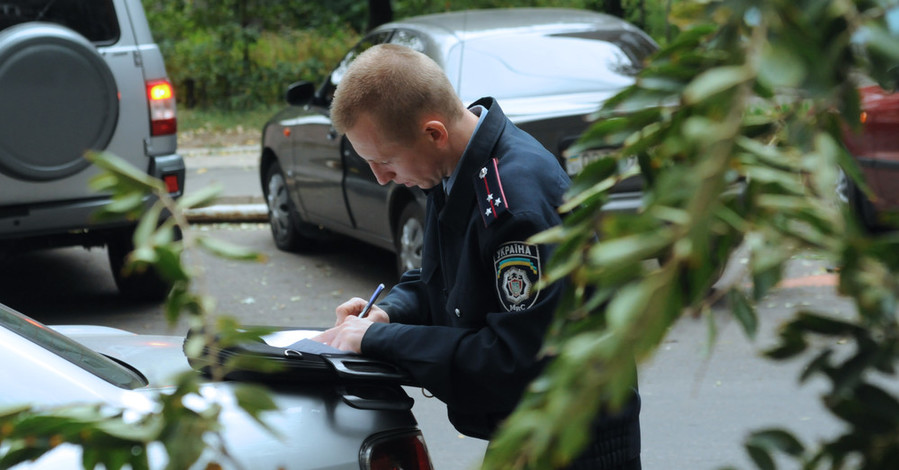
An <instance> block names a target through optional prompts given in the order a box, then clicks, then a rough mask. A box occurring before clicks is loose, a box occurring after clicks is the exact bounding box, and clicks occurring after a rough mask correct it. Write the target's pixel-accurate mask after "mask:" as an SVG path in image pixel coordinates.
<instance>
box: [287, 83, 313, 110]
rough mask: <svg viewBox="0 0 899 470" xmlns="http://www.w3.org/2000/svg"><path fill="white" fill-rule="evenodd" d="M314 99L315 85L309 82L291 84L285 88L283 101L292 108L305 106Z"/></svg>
mask: <svg viewBox="0 0 899 470" xmlns="http://www.w3.org/2000/svg"><path fill="white" fill-rule="evenodd" d="M314 97H315V85H313V84H312V83H310V82H296V83H291V84H290V85H289V86H288V87H287V94H286V95H285V99H286V100H287V103H288V104H290V105H292V106H305V105H307V104H310V103H312V99H313V98H314Z"/></svg>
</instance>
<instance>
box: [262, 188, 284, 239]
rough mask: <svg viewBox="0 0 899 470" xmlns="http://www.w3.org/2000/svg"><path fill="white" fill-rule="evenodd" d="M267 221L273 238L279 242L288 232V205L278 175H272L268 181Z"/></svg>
mask: <svg viewBox="0 0 899 470" xmlns="http://www.w3.org/2000/svg"><path fill="white" fill-rule="evenodd" d="M266 201H267V202H268V221H269V223H270V224H271V226H272V233H273V234H274V235H275V238H277V239H279V240H281V239H283V238H284V237H285V236H287V234H288V233H289V231H290V205H289V199H288V196H287V186H286V185H285V184H284V177H282V176H281V174H280V173H274V174H273V175H272V176H271V178H269V180H268V195H267V197H266Z"/></svg>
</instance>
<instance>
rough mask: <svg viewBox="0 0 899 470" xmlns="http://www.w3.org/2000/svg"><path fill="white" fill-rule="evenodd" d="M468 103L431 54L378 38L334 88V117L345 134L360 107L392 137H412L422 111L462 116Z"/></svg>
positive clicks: (399, 139)
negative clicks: (462, 98)
mask: <svg viewBox="0 0 899 470" xmlns="http://www.w3.org/2000/svg"><path fill="white" fill-rule="evenodd" d="M464 109H465V108H464V106H463V105H462V102H461V101H460V99H459V97H458V96H457V95H456V91H455V90H454V89H453V86H452V85H451V84H450V82H449V79H447V78H446V74H445V73H444V72H443V69H441V68H440V66H439V65H437V63H436V62H434V61H433V60H432V59H431V58H430V57H428V56H426V55H425V54H422V53H420V52H418V51H415V50H413V49H410V48H408V47H405V46H399V45H396V44H379V45H376V46H372V47H370V48H368V49H367V50H365V51H364V52H363V53H362V54H359V56H358V57H356V59H355V60H354V61H353V62H352V63H351V64H350V66H349V68H348V69H347V71H346V74H344V76H343V78H341V80H340V83H338V85H337V89H336V90H335V92H334V100H333V101H332V102H331V121H332V123H333V125H334V128H335V129H336V130H337V132H339V133H341V134H345V133H346V131H347V130H348V129H351V128H352V127H353V126H354V125H355V124H356V120H357V119H358V117H359V115H360V114H362V113H370V115H371V117H372V119H374V121H375V123H376V125H377V126H378V128H379V130H380V131H381V132H383V133H384V134H385V137H387V138H389V139H391V140H393V141H394V142H408V141H409V140H410V139H412V138H413V137H414V136H415V135H416V132H417V127H418V126H419V124H420V122H419V121H420V120H421V118H422V117H423V116H425V115H428V114H437V115H439V116H441V117H443V118H444V119H447V120H448V121H449V122H453V121H455V120H457V119H460V118H461V116H462V113H463V111H464Z"/></svg>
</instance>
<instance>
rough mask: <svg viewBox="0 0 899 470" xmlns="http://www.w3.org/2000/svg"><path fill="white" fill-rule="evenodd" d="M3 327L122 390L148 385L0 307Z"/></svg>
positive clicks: (29, 320) (59, 335) (114, 365)
mask: <svg viewBox="0 0 899 470" xmlns="http://www.w3.org/2000/svg"><path fill="white" fill-rule="evenodd" d="M0 328H6V329H7V330H9V331H12V332H13V333H16V334H18V335H19V336H22V337H24V338H25V339H28V340H29V341H31V342H32V343H35V344H37V345H38V346H41V347H43V348H44V349H46V350H48V351H50V352H52V353H54V354H56V355H57V356H60V357H62V358H63V359H66V360H67V361H69V362H71V363H72V364H75V365H76V366H78V367H81V368H82V369H84V370H86V371H88V372H90V373H92V374H94V375H96V376H97V377H100V378H102V379H103V380H105V381H107V382H109V383H111V384H113V385H115V386H117V387H121V388H126V389H135V388H138V387H142V386H144V385H146V383H145V382H144V380H143V379H142V377H140V376H138V375H137V374H136V373H134V372H133V371H131V370H129V369H128V368H126V367H124V366H122V365H120V364H118V363H116V362H115V361H113V360H112V359H109V358H108V357H106V356H103V355H102V354H99V353H97V352H96V351H94V350H92V349H90V348H87V347H85V346H84V345H82V344H81V343H78V342H77V341H74V340H72V339H71V338H69V337H67V336H65V335H62V334H60V333H58V332H56V331H54V330H52V329H50V328H47V327H46V326H44V325H42V324H41V323H38V322H37V321H35V320H32V319H30V318H28V317H26V316H24V315H22V314H20V313H18V312H16V311H14V310H12V309H9V308H7V307H5V306H4V305H2V304H0Z"/></svg>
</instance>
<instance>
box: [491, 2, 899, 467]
mask: <svg viewBox="0 0 899 470" xmlns="http://www.w3.org/2000/svg"><path fill="white" fill-rule="evenodd" d="M670 21H672V22H673V23H675V24H676V25H677V26H678V27H680V28H681V30H682V31H683V33H681V34H680V35H679V36H678V37H677V38H675V39H674V40H673V41H672V42H671V43H670V44H669V45H667V46H666V47H664V48H663V49H662V50H661V51H660V52H658V53H657V54H656V55H655V56H654V57H653V59H652V60H651V62H650V63H648V64H647V66H646V68H645V69H644V71H643V72H642V73H641V75H640V76H639V78H638V79H637V81H636V83H635V85H634V86H632V87H630V88H629V89H627V90H625V91H623V92H622V93H620V94H618V95H617V96H616V97H614V98H613V99H611V100H610V101H608V102H607V103H606V104H605V105H604V106H603V108H602V109H601V110H600V111H599V112H598V113H597V115H596V118H597V121H596V123H595V124H594V125H593V126H592V128H591V129H590V130H589V131H588V132H587V133H586V134H585V135H584V136H583V137H582V139H581V141H580V142H579V144H578V145H577V148H574V149H572V150H571V152H579V151H582V150H584V149H588V148H591V147H597V146H603V147H606V146H619V147H620V148H621V150H620V152H618V153H617V154H616V155H615V156H613V157H610V158H607V159H604V160H600V161H597V162H595V163H593V164H592V165H590V166H588V167H587V168H585V169H584V171H583V172H582V173H581V174H580V175H579V176H578V177H577V178H576V180H575V181H574V183H573V186H572V188H571V192H570V199H569V201H568V204H567V206H566V207H564V208H563V210H565V211H571V214H570V215H569V216H568V217H566V219H565V221H564V223H563V225H562V226H561V227H558V228H557V229H554V230H552V231H550V232H547V233H544V234H541V235H540V236H538V237H537V240H538V241H544V242H555V243H558V244H559V248H558V250H557V252H556V254H555V256H554V258H553V259H552V260H551V263H550V265H551V266H550V272H549V274H548V275H547V277H548V279H547V280H548V281H552V280H556V279H561V278H569V279H570V280H571V284H572V286H571V288H570V289H569V292H568V297H567V300H566V302H565V305H563V306H562V308H560V309H559V310H558V312H557V314H556V319H555V322H554V324H553V326H552V331H551V334H550V336H549V338H548V340H547V345H546V347H545V353H546V354H548V355H551V356H553V357H555V359H554V361H553V363H552V364H551V366H550V367H549V368H548V370H547V371H546V372H545V374H544V376H543V377H541V378H540V379H538V380H537V381H536V382H535V383H534V384H533V386H532V387H530V389H529V391H528V393H527V394H526V396H525V398H524V400H523V402H522V404H521V406H520V407H519V409H518V410H517V411H516V413H515V414H514V415H513V416H512V417H511V418H510V419H509V420H508V421H507V422H506V423H505V426H504V427H503V429H502V430H501V433H500V435H499V436H498V438H497V439H496V440H495V441H494V442H493V443H492V444H491V446H490V449H489V451H488V454H487V457H486V461H485V467H486V468H490V469H508V468H541V469H542V468H554V467H558V466H561V465H564V464H565V463H566V462H568V461H569V460H570V459H571V458H572V457H573V456H575V455H577V453H578V452H579V451H580V450H581V449H582V448H583V446H584V445H585V444H586V442H587V439H588V437H589V432H588V429H589V427H588V426H589V423H590V422H591V419H592V418H593V416H594V414H595V413H596V412H597V410H598V408H599V406H600V403H601V402H602V401H603V400H601V399H602V398H606V399H607V400H608V401H609V402H610V403H611V404H612V405H617V404H620V403H621V402H622V401H623V400H625V399H626V397H627V396H628V393H629V390H630V387H631V386H632V385H633V384H634V380H635V376H634V373H633V368H632V367H631V365H630V361H631V359H632V358H636V360H637V361H638V362H641V361H644V360H646V359H647V358H649V357H651V356H652V354H653V353H654V352H655V351H656V350H657V348H658V347H659V345H660V344H661V343H662V341H663V340H664V338H665V336H666V334H667V332H668V330H669V328H671V327H672V325H674V323H675V322H677V321H678V320H679V319H680V318H682V317H683V316H684V315H685V314H687V315H701V316H704V317H705V318H707V319H708V322H709V329H710V337H712V338H713V341H714V332H715V326H714V317H713V315H712V311H711V301H710V298H709V297H708V292H709V289H710V288H711V286H712V284H713V283H714V282H715V281H716V280H717V278H718V275H719V274H720V273H721V271H722V270H723V268H724V266H725V263H726V262H727V260H728V259H729V258H730V256H731V255H732V254H733V253H734V251H735V250H736V249H737V248H738V247H739V246H741V245H743V246H745V247H746V249H747V250H748V253H749V263H748V270H749V275H750V277H751V288H750V289H748V290H747V289H744V288H743V286H741V285H731V286H725V287H724V288H723V289H724V292H725V293H724V294H723V295H725V296H726V297H727V299H728V300H729V302H730V311H731V314H732V315H733V317H734V318H735V319H736V320H737V321H738V322H739V323H740V324H741V325H742V326H743V329H744V331H745V334H746V335H747V336H748V337H749V338H754V336H755V334H756V332H757V331H758V329H759V319H758V317H757V315H756V312H755V307H754V302H756V301H758V300H759V299H761V298H762V297H763V296H764V295H765V294H766V293H767V292H769V291H770V289H772V288H773V287H774V286H775V285H776V284H777V282H778V281H780V279H781V276H782V272H783V269H784V266H785V263H786V262H787V261H788V260H789V259H790V258H791V256H793V255H795V254H796V253H798V252H806V253H813V254H815V255H816V256H819V257H821V258H823V259H827V260H829V261H831V262H833V263H835V264H836V265H838V266H840V268H841V269H840V272H839V286H838V289H839V293H840V294H842V295H845V296H848V297H851V298H852V299H853V300H854V305H855V309H856V310H857V311H856V312H855V314H856V315H855V316H852V317H851V319H848V320H847V319H839V318H834V317H830V316H828V315H826V314H823V313H820V312H815V311H807V310H801V311H797V312H795V313H794V315H793V317H792V319H791V320H789V321H788V322H786V323H785V324H783V325H781V327H780V332H779V342H778V345H776V346H775V347H774V348H772V349H771V350H769V351H766V352H765V354H766V355H767V356H768V357H769V358H771V359H773V360H783V359H787V358H795V357H799V356H800V355H802V357H803V358H805V359H806V360H807V364H806V366H805V369H804V371H803V373H802V375H801V377H799V378H800V380H801V381H806V380H808V379H810V378H812V377H821V378H823V379H825V380H826V381H827V383H829V389H828V390H827V391H826V392H825V393H824V394H823V395H822V397H821V400H822V402H823V404H824V406H825V407H826V409H828V410H829V411H830V412H831V413H832V414H833V415H834V416H835V417H836V418H837V419H838V420H840V421H841V422H842V425H843V430H842V434H841V435H839V436H837V437H836V438H833V439H832V440H830V441H825V442H820V443H803V442H802V441H801V440H800V439H799V438H798V437H796V436H794V435H793V434H792V433H791V432H789V431H788V430H783V429H767V430H759V431H758V432H755V433H753V434H752V435H751V436H750V437H749V438H748V439H747V441H746V449H747V452H748V454H749V456H750V458H751V459H752V461H753V462H754V464H755V465H757V466H758V468H761V469H773V468H776V460H778V459H781V458H785V459H787V460H793V461H795V462H796V464H797V467H793V468H804V469H822V468H833V469H841V468H853V469H884V470H885V469H892V468H895V467H896V462H899V399H897V397H896V395H895V394H894V393H891V391H889V390H888V389H885V388H884V387H882V386H881V384H884V383H886V384H890V383H895V379H896V377H895V373H896V370H895V366H896V363H897V360H899V341H897V340H899V328H897V321H896V308H897V301H899V283H897V281H896V279H897V276H896V273H897V270H899V235H896V234H873V235H872V234H869V233H866V232H865V231H864V230H862V229H861V228H860V226H859V224H858V222H857V220H856V218H855V215H854V214H852V213H850V212H849V211H848V210H847V208H846V207H845V206H844V205H843V204H841V203H840V202H839V201H838V199H837V194H836V191H835V188H836V186H837V178H838V175H839V171H841V170H842V171H844V172H845V173H846V174H847V175H849V176H850V177H851V178H852V179H853V180H854V181H855V182H856V184H858V185H859V186H860V187H862V188H865V184H864V182H863V181H862V179H861V172H860V170H859V168H858V167H857V165H856V162H855V161H854V160H853V159H852V158H851V156H850V155H849V154H848V153H847V151H846V149H845V148H844V147H843V145H842V136H843V133H844V132H855V131H857V129H858V123H859V115H860V101H859V93H858V87H859V86H860V84H861V78H860V77H866V79H873V80H875V81H877V82H878V83H880V84H881V85H882V86H883V87H884V88H886V89H894V88H895V85H896V80H897V79H899V68H897V65H899V8H897V6H896V2H895V1H893V0H884V1H867V0H856V1H851V0H829V1H824V0H798V1H797V0H770V1H762V0H729V1H715V0H706V1H692V2H679V3H677V4H676V9H675V11H674V13H673V15H672V17H671V18H670ZM629 156H636V157H637V160H638V161H639V172H640V174H642V176H643V178H644V179H645V182H646V183H645V194H644V198H643V203H644V207H643V209H642V211H641V212H639V213H637V214H612V215H610V214H604V213H603V212H602V211H601V208H602V206H603V204H604V203H605V202H606V201H607V200H608V188H609V187H611V186H612V185H613V184H614V183H615V182H616V181H619V180H620V179H622V178H624V177H626V176H630V175H631V173H628V172H627V170H623V168H625V165H621V163H620V162H623V161H624V159H625V157H629ZM866 191H867V189H866ZM597 235H598V236H597ZM649 259H657V260H659V263H658V267H652V266H651V265H650V264H649V263H644V262H643V261H645V260H649ZM816 337H818V338H836V339H840V340H842V341H845V342H846V343H849V344H851V345H852V346H853V347H852V348H849V349H848V350H849V351H851V352H850V353H848V354H847V353H845V349H846V348H845V347H844V348H842V350H841V351H837V350H835V349H834V347H833V346H832V345H833V344H834V343H835V341H813V339H814V338H816ZM811 344H815V346H811ZM893 388H895V387H893ZM778 456H780V457H778Z"/></svg>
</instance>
